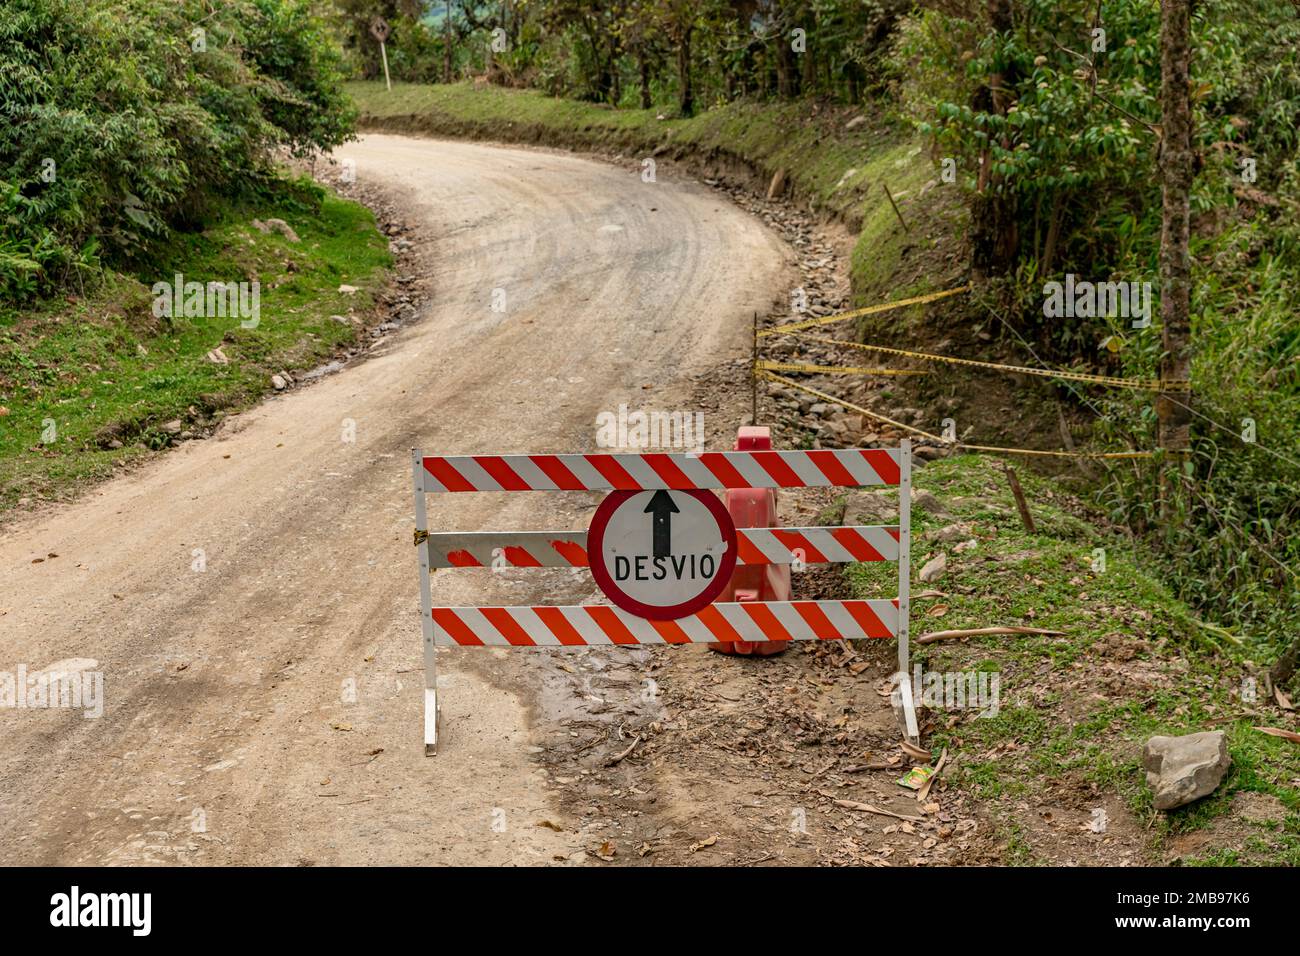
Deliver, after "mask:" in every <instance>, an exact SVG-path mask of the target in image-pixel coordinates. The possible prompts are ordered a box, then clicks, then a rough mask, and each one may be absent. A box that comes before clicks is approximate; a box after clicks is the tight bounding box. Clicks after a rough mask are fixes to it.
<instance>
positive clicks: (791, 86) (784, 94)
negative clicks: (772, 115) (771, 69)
mask: <svg viewBox="0 0 1300 956" xmlns="http://www.w3.org/2000/svg"><path fill="white" fill-rule="evenodd" d="M790 42H791V40H790V37H789V35H788V34H782V35H781V36H779V37H777V40H776V95H777V96H779V97H781V98H782V99H786V100H792V99H794V98H795V97H796V96H798V95H799V61H798V60H797V58H796V57H795V55H794V50H793V48H791V46H790Z"/></svg>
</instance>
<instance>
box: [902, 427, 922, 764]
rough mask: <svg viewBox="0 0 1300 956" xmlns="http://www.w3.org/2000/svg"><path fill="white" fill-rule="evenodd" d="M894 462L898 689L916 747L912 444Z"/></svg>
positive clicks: (908, 733)
mask: <svg viewBox="0 0 1300 956" xmlns="http://www.w3.org/2000/svg"><path fill="white" fill-rule="evenodd" d="M899 450H900V451H901V452H902V454H901V455H900V460H899V463H898V470H899V475H898V690H899V694H900V695H901V698H902V700H901V701H900V703H901V704H902V709H903V726H902V728H901V729H902V731H903V737H904V739H906V740H907V742H908V743H910V744H916V745H917V746H919V745H920V742H921V733H920V730H919V728H918V727H917V724H916V696H915V688H913V687H912V673H911V654H910V649H909V648H908V635H909V632H908V616H909V612H910V610H911V604H912V564H911V562H912V442H911V439H907V438H904V439H903V440H902V442H900V443H899Z"/></svg>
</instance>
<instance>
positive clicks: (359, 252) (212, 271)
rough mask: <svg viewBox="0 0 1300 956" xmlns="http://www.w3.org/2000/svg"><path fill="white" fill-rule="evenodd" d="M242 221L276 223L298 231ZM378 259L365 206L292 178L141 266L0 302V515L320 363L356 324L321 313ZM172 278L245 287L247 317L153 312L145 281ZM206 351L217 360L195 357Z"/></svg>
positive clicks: (380, 245)
mask: <svg viewBox="0 0 1300 956" xmlns="http://www.w3.org/2000/svg"><path fill="white" fill-rule="evenodd" d="M255 218H257V219H267V218H280V219H284V220H285V221H286V222H287V223H288V224H289V226H290V227H292V229H293V230H294V231H295V232H296V233H297V235H298V237H299V240H300V241H299V242H296V243H295V242H291V241H290V240H289V239H288V238H286V237H285V236H283V235H281V234H279V233H277V232H270V233H264V232H262V231H260V230H259V229H257V228H255V227H254V226H253V225H252V220H253V219H255ZM389 262H390V256H389V252H388V244H387V241H386V240H385V238H384V237H383V236H382V235H381V234H380V233H379V231H378V230H377V229H376V226H375V222H374V218H373V216H372V215H371V213H370V212H369V210H367V209H366V208H365V207H363V206H361V205H358V204H357V203H354V202H350V201H347V200H344V199H341V198H339V197H336V196H333V195H332V194H323V195H322V194H320V193H319V192H318V191H317V189H316V187H313V186H300V187H298V188H295V189H293V190H292V191H286V192H284V193H282V194H281V196H280V198H278V199H277V200H273V201H267V202H264V203H259V204H257V205H256V206H255V207H244V208H228V209H226V210H225V211H224V212H223V213H222V214H221V215H220V216H219V217H218V218H217V219H216V220H215V221H214V224H213V225H212V226H210V227H209V228H207V229H205V230H203V231H202V232H198V233H177V234H175V235H174V236H173V238H172V239H171V240H170V241H169V243H168V245H167V247H166V249H165V250H163V251H162V252H161V253H160V254H159V255H157V256H156V257H155V260H154V261H153V262H152V263H151V264H150V265H149V266H148V267H147V268H142V269H140V270H139V271H138V272H136V273H135V274H133V275H126V274H122V273H110V274H109V275H107V276H106V277H105V278H104V281H103V282H102V284H100V285H99V286H97V287H96V288H94V289H92V290H88V291H87V293H86V294H85V295H84V296H66V297H59V298H57V299H52V300H48V301H45V302H43V303H40V304H38V305H37V306H36V307H34V308H29V309H24V310H21V311H19V310H13V309H5V310H0V407H2V408H3V411H2V412H0V512H3V511H5V510H7V509H9V508H11V507H12V506H13V505H14V504H15V503H16V502H17V501H18V500H19V499H20V498H29V499H41V498H54V497H63V496H66V495H68V494H70V493H72V492H74V491H75V490H77V488H79V487H80V486H83V485H84V484H85V483H86V482H87V481H89V480H93V479H97V478H102V477H105V476H107V475H108V474H109V473H111V471H112V470H113V468H114V467H115V466H119V465H121V464H125V463H128V462H131V461H133V460H135V459H138V458H140V457H142V456H144V455H147V454H148V453H149V452H150V451H151V450H154V449H158V448H162V447H164V446H166V445H167V444H168V443H170V442H172V441H175V440H176V439H177V437H178V434H177V430H176V429H175V423H176V422H177V421H179V422H180V423H181V429H180V430H181V431H185V430H190V431H193V432H195V433H199V432H201V431H203V430H205V429H207V428H209V427H211V426H212V425H214V424H215V423H216V422H217V421H218V420H219V419H220V418H221V417H223V416H224V415H225V414H226V413H227V412H229V411H233V410H236V409H238V408H241V407H244V406H246V405H248V404H250V403H252V402H254V401H256V400H257V399H258V398H259V397H260V396H262V395H263V394H264V393H265V392H266V391H267V390H268V389H270V387H271V376H272V375H273V374H275V373H277V372H279V371H281V370H288V371H294V370H297V369H305V368H310V367H313V366H315V365H318V364H320V363H321V362H322V361H323V360H325V359H327V358H328V357H329V356H330V355H331V354H332V353H334V352H336V351H337V350H338V349H339V348H340V347H341V346H346V345H348V344H350V343H352V342H353V341H354V340H355V339H356V337H357V334H358V328H359V324H358V323H354V322H348V323H341V322H339V321H337V320H335V319H331V318H330V316H332V315H344V316H347V315H349V313H361V312H364V311H365V310H366V309H367V308H368V307H369V306H370V305H371V304H372V301H373V291H374V290H375V288H376V287H377V286H378V284H379V283H380V281H381V279H382V275H383V272H384V270H385V268H386V267H387V266H388V264H389ZM176 273H180V274H182V275H183V277H184V279H185V281H187V282H189V281H197V282H200V283H204V284H206V283H207V282H209V281H214V282H222V283H226V282H250V283H251V282H252V281H254V280H256V281H257V282H259V283H260V318H259V320H258V322H257V324H256V327H255V328H246V327H244V325H245V324H250V323H246V322H244V323H241V318H240V317H239V316H237V315H227V316H224V317H222V316H184V315H175V316H173V317H166V316H164V317H161V318H159V317H155V315H154V310H153V304H154V296H153V293H152V286H153V284H154V283H155V282H160V281H161V282H167V283H169V284H170V283H171V282H172V281H173V278H174V276H175V274H176ZM341 284H348V285H352V286H356V287H358V289H359V291H358V292H356V293H355V294H351V295H347V294H343V293H340V292H338V288H339V286H340V285H341ZM218 348H219V349H220V351H221V356H224V358H225V359H226V360H227V361H226V363H225V364H221V363H220V361H219V360H218V361H213V360H212V359H210V358H209V357H208V356H209V352H211V351H212V350H214V349H218ZM219 358H220V356H218V359H219ZM168 424H171V425H172V426H173V427H172V429H171V430H168V429H165V428H164V426H165V425H168Z"/></svg>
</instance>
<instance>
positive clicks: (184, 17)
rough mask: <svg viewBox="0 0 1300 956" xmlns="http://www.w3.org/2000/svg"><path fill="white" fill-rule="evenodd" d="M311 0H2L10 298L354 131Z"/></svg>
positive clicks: (259, 181) (130, 253) (50, 283)
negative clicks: (279, 152) (275, 156)
mask: <svg viewBox="0 0 1300 956" xmlns="http://www.w3.org/2000/svg"><path fill="white" fill-rule="evenodd" d="M340 79H341V73H340V70H339V56H338V54H337V52H336V45H335V44H334V43H333V41H332V40H331V39H330V38H328V37H327V36H326V35H325V34H324V33H323V32H322V31H321V29H320V26H319V23H318V21H317V20H316V19H315V18H314V17H312V15H311V13H310V9H309V4H308V3H307V2H306V0H229V2H222V3H220V4H217V5H212V4H208V3H204V2H201V0H179V2H166V3H160V2H157V0H6V3H5V4H4V6H3V8H2V9H0V301H4V300H9V301H22V300H28V299H31V298H32V297H34V296H36V295H38V294H41V293H48V292H50V291H52V290H54V289H56V288H59V287H60V286H65V285H68V284H76V283H79V282H82V281H84V280H85V279H86V278H88V277H93V276H94V275H96V274H97V271H98V268H99V266H100V265H101V263H107V264H124V263H131V262H140V261H142V260H145V259H147V258H148V257H149V255H150V253H151V247H156V246H157V245H158V244H159V243H160V242H161V241H162V240H164V239H166V238H167V236H168V235H169V233H170V232H171V230H173V229H176V228H180V229H187V228H193V227H194V226H196V225H199V224H201V223H202V222H203V221H204V220H205V219H207V218H211V216H212V214H213V212H214V210H215V209H216V208H217V207H218V206H219V205H220V204H221V203H222V202H223V201H226V200H229V199H232V198H238V197H239V196H240V195H248V194H249V193H251V192H254V191H257V190H259V189H260V190H266V189H267V188H273V187H274V180H275V174H274V173H273V171H272V169H271V167H270V165H269V160H270V158H271V156H272V152H273V151H274V150H276V149H277V148H284V149H287V150H289V151H291V152H294V153H303V152H306V151H309V150H313V149H324V148H328V147H330V146H332V145H335V144H337V143H339V142H341V141H342V140H343V139H344V138H346V137H347V136H348V134H349V133H350V131H351V123H352V119H353V116H352V113H351V111H350V109H349V107H348V105H347V102H346V100H345V99H344V98H343V96H342V93H341V89H340V86H339V81H340Z"/></svg>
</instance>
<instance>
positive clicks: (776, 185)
mask: <svg viewBox="0 0 1300 956" xmlns="http://www.w3.org/2000/svg"><path fill="white" fill-rule="evenodd" d="M784 192H785V170H784V169H778V170H777V171H776V172H775V173H773V174H772V182H771V183H770V184H768V187H767V198H768V199H769V200H772V199H780V198H781V195H782V194H783V193H784Z"/></svg>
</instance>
